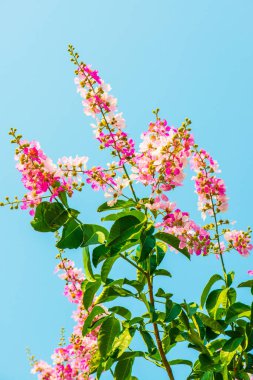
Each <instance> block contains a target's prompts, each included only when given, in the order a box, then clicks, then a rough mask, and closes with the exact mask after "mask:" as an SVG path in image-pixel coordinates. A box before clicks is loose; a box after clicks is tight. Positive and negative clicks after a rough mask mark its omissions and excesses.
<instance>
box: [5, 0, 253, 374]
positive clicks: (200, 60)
mask: <svg viewBox="0 0 253 380" xmlns="http://www.w3.org/2000/svg"><path fill="white" fill-rule="evenodd" d="M252 13H253V2H252V0H244V1H241V2H238V1H235V0H223V1H218V0H216V1H213V0H210V1H207V0H206V1H203V0H191V1H188V0H184V1H182V0H173V1H172V0H158V1H151V0H145V1H144V0H141V1H138V0H128V1H116V0H107V1H102V0H98V1H86V0H76V1H66V0H61V1H60V0H58V1H56V0H44V1H34V0H30V1H29V0H23V1H18V0H12V1H7V0H2V1H1V5H0V14H1V16H0V17H1V23H0V39H1V70H0V81H1V102H0V123H1V128H0V139H1V149H0V160H1V171H0V181H1V189H0V198H3V197H4V196H5V195H10V196H14V195H16V194H17V195H19V196H22V194H23V189H22V186H21V185H20V177H19V175H18V173H17V172H16V170H15V167H14V160H13V148H14V147H13V146H11V145H10V144H9V142H8V141H9V137H8V130H9V128H10V127H16V128H18V129H19V131H20V132H22V133H23V135H24V136H26V137H27V138H28V139H36V140H39V141H40V142H41V145H42V147H43V149H44V150H45V152H46V153H47V154H48V155H49V156H51V157H52V158H53V159H57V158H58V157H61V156H63V155H75V154H79V155H88V156H90V157H91V159H90V162H91V163H92V164H103V156H102V155H99V154H97V150H96V146H97V145H96V142H95V141H94V139H93V138H92V132H91V130H90V127H89V123H90V120H89V119H87V118H86V117H85V116H84V115H83V113H82V106H81V101H80V98H79V96H78V95H77V94H76V89H75V86H74V84H73V67H72V65H71V64H70V62H69V58H68V54H67V44H68V43H72V44H73V45H75V46H76V47H77V49H78V51H79V53H80V55H81V56H82V58H83V59H84V60H85V61H86V62H87V63H91V64H92V65H93V67H95V68H97V69H99V70H100V72H101V75H102V76H103V78H104V79H105V80H106V81H107V82H109V83H111V85H112V87H113V94H114V95H116V96H117V97H118V99H119V105H120V109H121V110H122V111H123V112H124V115H125V118H126V120H127V123H128V131H129V133H130V134H132V136H134V137H135V138H137V139H138V138H139V135H140V133H141V131H142V130H143V129H145V128H146V126H147V123H148V122H149V120H150V119H151V117H152V113H151V111H152V109H153V108H155V107H157V106H159V107H160V109H161V115H162V116H164V117H166V118H167V120H168V122H169V123H170V124H172V125H179V124H180V123H181V122H182V121H183V119H184V118H185V117H189V118H191V119H192V122H193V131H194V134H195V136H196V139H197V141H198V143H199V145H201V146H203V147H205V148H206V149H207V150H208V151H210V152H211V153H212V155H213V156H214V157H215V158H216V159H217V160H218V161H219V163H220V166H221V169H222V175H223V178H224V180H225V181H226V184H227V189H228V195H229V197H230V209H229V212H228V217H230V218H231V219H233V220H236V221H237V228H239V229H245V228H247V226H248V225H250V224H251V225H252V224H253V223H252V218H251V215H252V211H253V207H252V193H253V189H252V187H253V186H252V185H253V181H252V167H253V165H252V163H253V159H252V158H253V157H252V156H253V153H252V138H253V133H252V106H253V104H252V85H253V83H252V82H253V81H252V79H253V78H252V77H253V71H252V61H253V51H252V38H253V24H252ZM176 196H177V201H178V205H179V206H180V207H181V208H182V209H184V210H188V211H190V212H191V214H192V216H193V217H196V218H197V220H198V221H200V218H199V215H198V212H197V210H196V209H197V207H196V196H195V195H194V194H193V185H192V184H191V183H190V180H189V178H188V180H187V181H186V187H185V189H180V191H177V193H175V196H174V195H173V197H174V198H175V199H176ZM102 201H103V195H102V194H98V193H95V194H93V193H92V192H91V191H90V190H89V189H88V188H87V190H85V192H84V193H83V194H81V195H80V196H78V197H76V198H75V199H74V200H73V203H72V205H73V206H74V207H78V208H79V209H81V211H82V218H83V220H85V221H86V222H94V221H98V216H97V215H96V214H95V212H94V210H95V208H96V206H97V205H98V204H99V203H101V202H102ZM0 225H1V275H0V289H1V313H0V331H1V332H0V336H1V363H2V364H1V366H0V380H29V379H31V378H32V376H31V375H30V374H29V366H28V363H27V361H26V357H25V347H27V346H30V347H31V349H32V351H33V352H34V353H35V354H36V356H37V357H39V358H44V359H49V356H50V354H51V353H52V350H53V348H54V347H55V346H56V345H57V343H58V340H59V331H60V328H61V327H62V326H66V327H67V329H68V331H69V330H70V329H71V326H72V324H71V320H70V318H69V317H70V313H71V307H70V305H69V304H68V302H67V300H65V298H64V297H62V296H61V293H62V289H63V283H62V282H61V280H59V279H58V278H57V277H56V276H55V275H53V269H54V266H55V264H56V262H55V259H54V256H55V250H54V248H53V236H51V235H48V234H45V235H43V234H38V233H35V232H33V231H32V229H31V227H30V225H29V215H28V214H27V213H26V212H21V211H17V212H11V211H9V210H8V209H1V210H0ZM69 256H70V257H72V258H73V259H76V260H78V261H79V258H80V252H79V251H73V252H69ZM225 259H226V264H227V266H228V268H229V269H234V268H236V269H237V270H238V273H237V281H240V280H244V279H246V278H247V274H246V271H247V269H253V263H252V257H250V258H248V259H243V258H241V257H239V255H238V254H231V255H230V256H229V257H226V258H225ZM167 266H168V268H169V270H171V271H172V273H173V274H174V278H173V280H167V282H166V285H165V286H167V287H168V289H169V290H170V291H172V292H173V291H174V292H176V293H177V296H176V299H178V301H180V300H182V299H183V298H186V299H187V300H188V301H192V300H196V301H197V300H198V299H199V295H200V290H201V287H203V285H204V283H205V282H206V281H207V279H208V278H209V277H210V275H211V274H212V273H214V272H217V271H220V267H219V262H218V261H217V260H216V259H215V258H214V257H209V258H201V257H198V258H196V257H194V258H193V260H192V261H191V262H187V261H186V260H185V259H184V258H183V257H181V256H179V255H174V254H169V255H168V257H167ZM123 271H126V268H124V267H121V268H119V269H118V272H119V273H122V272H123ZM119 273H118V274H119ZM116 275H117V273H115V276H116ZM241 297H242V298H241V300H242V301H243V300H247V292H243V291H241ZM172 356H173V355H172ZM180 356H181V357H185V358H186V357H187V353H186V351H185V350H181V352H180ZM135 368H136V371H135V373H136V374H137V375H138V376H139V378H140V380H143V379H145V380H153V379H154V378H155V376H158V375H159V376H160V378H161V379H162V378H164V379H165V378H166V377H165V376H164V375H163V374H161V373H160V372H159V370H158V371H157V370H156V369H152V367H150V366H148V365H147V364H146V363H144V362H141V361H138V362H137V365H136V367H135ZM186 373H187V372H185V369H184V368H181V369H180V368H179V367H178V368H177V369H176V374H177V379H180V380H183V379H184V378H185V377H186ZM106 378H108V377H106V376H105V377H104V379H106Z"/></svg>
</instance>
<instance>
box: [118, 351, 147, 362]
mask: <svg viewBox="0 0 253 380" xmlns="http://www.w3.org/2000/svg"><path fill="white" fill-rule="evenodd" d="M144 356H145V354H144V352H142V351H127V352H124V353H123V354H122V355H121V356H120V357H119V358H116V360H117V361H119V360H126V359H131V358H143V357H144Z"/></svg>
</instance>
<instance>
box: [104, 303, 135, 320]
mask: <svg viewBox="0 0 253 380" xmlns="http://www.w3.org/2000/svg"><path fill="white" fill-rule="evenodd" d="M109 311H111V312H112V313H115V314H118V315H120V316H121V317H123V318H125V319H131V318H132V314H131V312H130V311H129V310H128V309H126V308H125V307H123V306H113V307H111V308H110V309H109Z"/></svg>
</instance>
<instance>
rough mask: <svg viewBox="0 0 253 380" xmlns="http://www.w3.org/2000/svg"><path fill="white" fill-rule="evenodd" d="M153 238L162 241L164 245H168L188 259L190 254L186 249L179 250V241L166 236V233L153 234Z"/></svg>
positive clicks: (168, 235) (173, 237) (171, 236)
mask: <svg viewBox="0 0 253 380" xmlns="http://www.w3.org/2000/svg"><path fill="white" fill-rule="evenodd" d="M155 237H156V238H157V239H159V240H162V241H164V242H165V243H167V244H169V245H170V246H171V247H173V248H175V249H176V250H177V251H179V252H181V253H182V254H183V255H184V256H186V257H187V258H188V259H190V254H189V252H188V251H187V249H186V248H183V249H181V248H179V244H180V240H179V239H178V238H177V237H175V236H173V235H171V234H167V233H166V232H157V233H156V234H155Z"/></svg>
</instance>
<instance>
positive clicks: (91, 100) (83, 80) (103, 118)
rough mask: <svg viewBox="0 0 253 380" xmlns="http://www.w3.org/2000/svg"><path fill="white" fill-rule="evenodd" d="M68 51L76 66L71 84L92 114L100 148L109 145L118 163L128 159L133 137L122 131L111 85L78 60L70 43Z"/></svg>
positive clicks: (128, 160) (122, 124)
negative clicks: (73, 80) (74, 85)
mask: <svg viewBox="0 0 253 380" xmlns="http://www.w3.org/2000/svg"><path fill="white" fill-rule="evenodd" d="M69 52H70V55H71V56H73V57H74V58H73V61H74V63H75V64H76V65H77V66H78V67H77V70H76V75H77V76H76V78H75V84H76V85H77V91H78V93H79V94H80V96H81V98H82V104H83V107H84V113H85V114H86V115H88V116H92V117H93V118H94V119H95V120H96V123H95V124H92V126H93V128H94V130H95V136H96V138H97V140H98V141H99V142H100V148H101V149H104V148H111V149H112V154H113V156H116V157H117V158H118V159H119V165H124V164H125V163H126V162H132V160H133V157H134V155H135V149H134V141H133V140H132V139H131V138H128V136H127V134H126V133H125V132H123V129H124V128H125V120H124V118H123V116H122V113H119V112H118V111H117V99H116V98H115V97H114V96H112V95H111V94H110V91H111V86H110V85H109V84H106V83H105V82H104V81H103V80H102V79H101V78H100V76H99V75H98V71H97V70H92V69H91V66H89V65H86V64H85V63H84V62H80V63H79V62H78V54H77V53H75V52H74V48H73V47H72V46H70V47H69Z"/></svg>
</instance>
